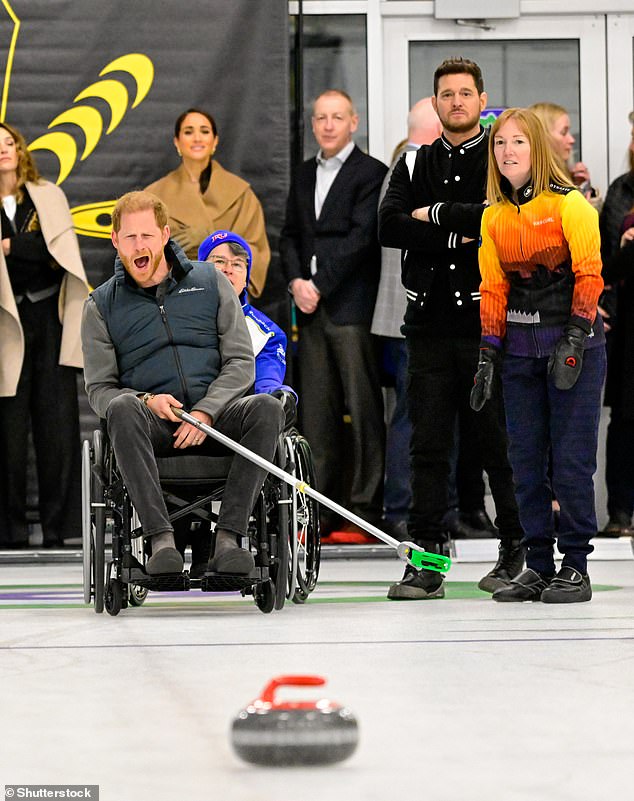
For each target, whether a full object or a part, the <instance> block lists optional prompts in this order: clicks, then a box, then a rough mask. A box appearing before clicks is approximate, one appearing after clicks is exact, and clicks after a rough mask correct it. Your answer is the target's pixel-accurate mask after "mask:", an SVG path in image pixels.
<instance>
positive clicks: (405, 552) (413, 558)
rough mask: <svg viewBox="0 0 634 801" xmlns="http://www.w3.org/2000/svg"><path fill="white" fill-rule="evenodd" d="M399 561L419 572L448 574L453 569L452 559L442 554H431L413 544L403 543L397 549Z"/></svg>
mask: <svg viewBox="0 0 634 801" xmlns="http://www.w3.org/2000/svg"><path fill="white" fill-rule="evenodd" d="M396 553H397V554H398V557H399V559H402V560H403V561H404V562H407V564H408V565H411V566H412V567H415V568H416V569H417V570H435V571H436V572H437V573H446V572H447V571H448V570H449V568H450V567H451V559H450V558H449V557H448V556H445V555H444V554H440V553H429V551H424V550H423V549H422V548H419V547H418V545H414V543H413V542H401V543H400V544H399V546H398V548H397V549H396Z"/></svg>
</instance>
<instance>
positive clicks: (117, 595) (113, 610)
mask: <svg viewBox="0 0 634 801" xmlns="http://www.w3.org/2000/svg"><path fill="white" fill-rule="evenodd" d="M123 587H124V585H123V583H122V582H121V581H119V579H113V578H111V579H110V580H109V581H108V585H107V587H106V591H105V594H104V605H105V607H106V612H107V613H108V614H109V615H112V617H115V615H118V614H119V612H120V611H121V609H122V607H123Z"/></svg>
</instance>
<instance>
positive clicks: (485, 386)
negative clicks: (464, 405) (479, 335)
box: [469, 342, 502, 412]
mask: <svg viewBox="0 0 634 801" xmlns="http://www.w3.org/2000/svg"><path fill="white" fill-rule="evenodd" d="M501 363H502V353H501V352H500V351H499V350H498V349H497V348H494V347H493V345H489V344H488V343H486V342H483V343H482V344H481V345H480V358H479V359H478V372H477V373H476V374H475V378H474V379H473V389H472V390H471V395H470V397H469V403H470V404H471V408H472V409H473V410H474V411H475V412H479V411H480V409H481V408H482V407H483V406H484V404H485V403H486V402H487V401H488V400H489V398H490V397H491V395H492V394H493V379H494V377H495V371H496V370H499V369H500V365H501Z"/></svg>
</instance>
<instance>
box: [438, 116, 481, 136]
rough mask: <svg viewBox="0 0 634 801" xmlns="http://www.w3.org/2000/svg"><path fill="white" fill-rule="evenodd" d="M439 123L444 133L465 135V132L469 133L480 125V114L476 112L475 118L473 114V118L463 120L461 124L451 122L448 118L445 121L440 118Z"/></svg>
mask: <svg viewBox="0 0 634 801" xmlns="http://www.w3.org/2000/svg"><path fill="white" fill-rule="evenodd" d="M440 121H441V123H442V126H443V128H444V129H445V130H446V131H449V133H455V134H461V133H466V132H467V131H471V130H473V129H474V128H476V127H477V126H479V125H480V112H479V111H478V114H477V116H476V115H475V114H474V115H473V117H469V118H465V119H463V120H462V122H452V120H451V118H450V117H448V118H446V119H443V118H442V117H441V118H440Z"/></svg>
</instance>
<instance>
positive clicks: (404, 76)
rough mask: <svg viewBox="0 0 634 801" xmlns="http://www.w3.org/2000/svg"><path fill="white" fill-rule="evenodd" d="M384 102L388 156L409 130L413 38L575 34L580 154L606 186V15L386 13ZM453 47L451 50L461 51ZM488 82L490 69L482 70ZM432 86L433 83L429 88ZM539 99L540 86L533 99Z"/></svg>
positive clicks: (526, 37)
mask: <svg viewBox="0 0 634 801" xmlns="http://www.w3.org/2000/svg"><path fill="white" fill-rule="evenodd" d="M383 34H384V36H383V47H384V51H383V56H384V58H383V74H384V86H385V92H384V107H383V121H384V125H383V138H384V143H385V148H386V151H387V152H384V153H383V158H384V160H387V159H389V157H390V152H391V148H393V147H394V145H395V144H396V143H397V142H399V141H400V140H401V139H403V137H404V136H405V134H406V127H405V126H406V119H407V112H408V110H409V44H410V42H426V41H427V42H433V41H438V40H451V41H455V42H460V41H478V42H486V41H500V40H506V39H513V40H518V39H521V40H530V39H540V40H545V39H576V40H578V41H579V68H580V76H579V89H580V126H581V142H582V148H583V152H582V158H583V160H584V161H585V162H586V163H587V164H588V166H589V168H590V173H591V175H592V180H593V183H595V184H596V185H597V186H600V187H607V182H608V159H607V146H608V142H607V102H606V91H605V87H606V34H605V16H604V15H595V14H592V15H590V14H587V15H574V16H572V15H566V16H556V15H549V16H531V17H520V18H519V19H513V20H496V24H495V28H494V29H492V30H483V29H481V28H478V27H471V26H469V27H466V26H460V27H457V26H456V24H455V23H453V22H452V21H445V20H436V19H434V18H431V17H426V18H421V17H419V18H412V17H410V16H407V17H387V18H384V20H383ZM458 50H459V48H458V47H455V48H454V50H453V52H457V51H458ZM484 80H485V86H486V75H485V76H484ZM431 92H432V87H431V86H430V94H431ZM538 100H540V97H539V91H538V88H536V91H535V102H537V101H538Z"/></svg>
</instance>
